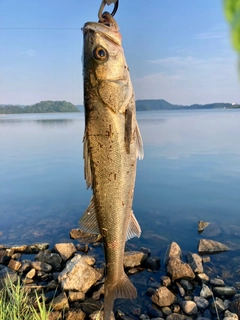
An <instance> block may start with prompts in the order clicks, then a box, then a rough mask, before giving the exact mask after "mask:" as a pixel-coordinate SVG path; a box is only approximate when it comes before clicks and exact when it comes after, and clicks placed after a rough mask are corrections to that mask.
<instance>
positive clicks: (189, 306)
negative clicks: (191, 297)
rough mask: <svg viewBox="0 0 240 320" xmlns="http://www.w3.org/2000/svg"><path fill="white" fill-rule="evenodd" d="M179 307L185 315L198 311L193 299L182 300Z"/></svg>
mask: <svg viewBox="0 0 240 320" xmlns="http://www.w3.org/2000/svg"><path fill="white" fill-rule="evenodd" d="M181 307H182V309H183V311H184V312H185V313H186V314H187V315H190V316H191V315H194V314H197V313H198V308H197V305H196V303H195V302H194V301H182V302H181Z"/></svg>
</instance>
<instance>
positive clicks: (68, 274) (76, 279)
mask: <svg viewBox="0 0 240 320" xmlns="http://www.w3.org/2000/svg"><path fill="white" fill-rule="evenodd" d="M100 278H101V274H100V273H99V272H97V271H96V270H95V269H94V268H93V267H91V266H89V265H88V264H87V263H86V262H85V260H84V259H83V258H82V256H80V255H76V256H75V257H73V258H72V259H71V260H70V261H69V262H68V263H67V265H66V268H65V269H64V270H63V271H62V272H61V273H60V275H59V276H58V280H59V282H60V284H61V287H62V289H63V290H65V291H69V290H73V291H81V292H83V293H85V292H87V291H88V289H89V288H90V287H91V286H92V285H93V284H94V283H96V282H97V280H99V279H100Z"/></svg>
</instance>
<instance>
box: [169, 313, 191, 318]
mask: <svg viewBox="0 0 240 320" xmlns="http://www.w3.org/2000/svg"><path fill="white" fill-rule="evenodd" d="M192 319H193V318H192V317H189V316H186V315H183V314H180V313H172V314H170V315H169V316H167V317H166V320H192Z"/></svg>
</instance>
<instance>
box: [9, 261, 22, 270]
mask: <svg viewBox="0 0 240 320" xmlns="http://www.w3.org/2000/svg"><path fill="white" fill-rule="evenodd" d="M21 266H22V264H21V262H19V261H16V260H13V259H11V260H10V261H9V263H8V268H10V269H12V270H13V271H18V270H19V269H20V268H21Z"/></svg>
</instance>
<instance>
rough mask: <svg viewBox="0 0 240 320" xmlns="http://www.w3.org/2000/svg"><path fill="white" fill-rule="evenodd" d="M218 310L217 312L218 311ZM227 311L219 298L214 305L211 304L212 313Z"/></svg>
mask: <svg viewBox="0 0 240 320" xmlns="http://www.w3.org/2000/svg"><path fill="white" fill-rule="evenodd" d="M216 309H217V311H216ZM225 310H226V307H225V305H224V303H223V300H222V299H219V298H218V297H217V298H215V299H214V301H213V303H212V304H211V311H212V312H213V313H215V314H217V312H218V313H222V312H223V311H225Z"/></svg>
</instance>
